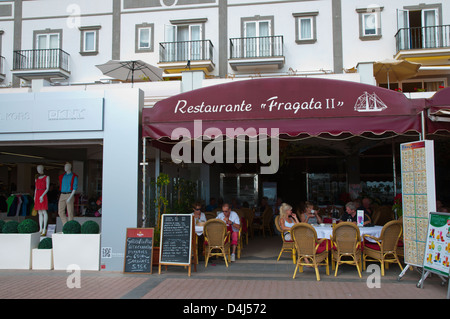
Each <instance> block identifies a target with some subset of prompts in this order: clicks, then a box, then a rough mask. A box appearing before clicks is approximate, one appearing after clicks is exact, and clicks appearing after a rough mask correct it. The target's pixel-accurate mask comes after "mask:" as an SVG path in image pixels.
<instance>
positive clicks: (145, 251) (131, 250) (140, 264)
mask: <svg viewBox="0 0 450 319" xmlns="http://www.w3.org/2000/svg"><path fill="white" fill-rule="evenodd" d="M153 234H154V229H153V228H127V234H126V243H125V260H124V270H123V271H124V272H133V273H150V274H151V273H152V254H153V252H152V250H153Z"/></svg>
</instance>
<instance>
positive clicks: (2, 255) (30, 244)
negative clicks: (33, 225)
mask: <svg viewBox="0 0 450 319" xmlns="http://www.w3.org/2000/svg"><path fill="white" fill-rule="evenodd" d="M40 237H41V234H40V233H39V232H36V233H32V234H0V269H31V251H32V249H33V248H37V246H38V245H39V241H40Z"/></svg>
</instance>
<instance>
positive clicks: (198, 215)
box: [192, 203, 206, 225]
mask: <svg viewBox="0 0 450 319" xmlns="http://www.w3.org/2000/svg"><path fill="white" fill-rule="evenodd" d="M192 210H193V212H192V215H193V216H194V220H195V225H197V224H199V223H203V224H204V223H206V216H205V213H203V212H202V204H201V203H194V204H193V205H192ZM200 225H202V224H200Z"/></svg>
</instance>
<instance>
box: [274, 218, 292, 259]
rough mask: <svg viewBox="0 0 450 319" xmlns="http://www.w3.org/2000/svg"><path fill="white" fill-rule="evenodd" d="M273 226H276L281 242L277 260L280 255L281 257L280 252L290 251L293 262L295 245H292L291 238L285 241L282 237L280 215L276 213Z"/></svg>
mask: <svg viewBox="0 0 450 319" xmlns="http://www.w3.org/2000/svg"><path fill="white" fill-rule="evenodd" d="M275 226H276V227H277V230H278V231H279V232H280V234H281V240H282V242H283V245H282V246H281V250H280V254H279V255H278V259H277V261H278V260H280V257H281V254H282V253H284V252H290V253H291V255H292V260H293V262H294V264H295V245H294V241H293V240H290V241H286V240H285V239H284V234H283V233H284V231H283V230H282V229H281V226H280V215H277V216H276V217H275Z"/></svg>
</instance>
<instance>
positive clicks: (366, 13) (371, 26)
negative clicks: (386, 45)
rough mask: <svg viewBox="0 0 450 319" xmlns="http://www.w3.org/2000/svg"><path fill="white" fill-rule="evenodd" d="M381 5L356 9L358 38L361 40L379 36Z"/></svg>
mask: <svg viewBox="0 0 450 319" xmlns="http://www.w3.org/2000/svg"><path fill="white" fill-rule="evenodd" d="M382 10H383V7H370V8H361V9H356V12H357V13H358V19H359V38H360V39H361V40H363V41H366V40H378V39H380V38H381V11H382Z"/></svg>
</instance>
